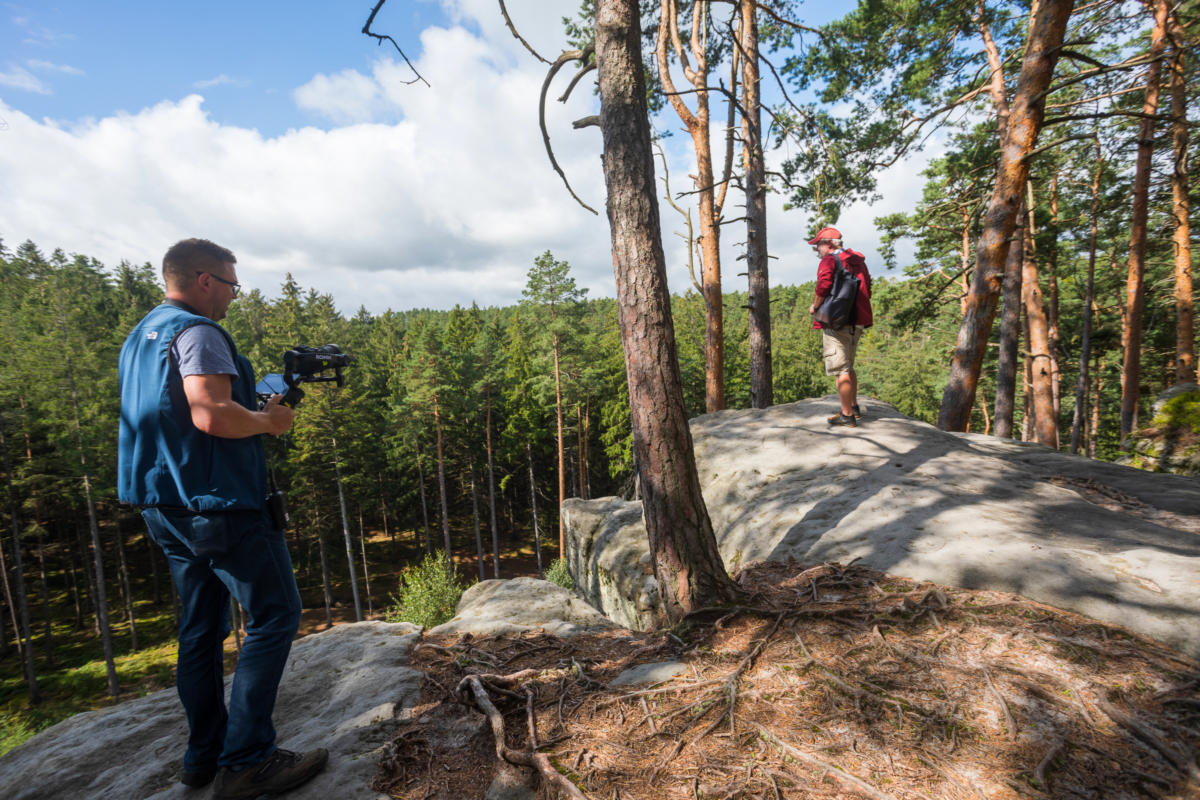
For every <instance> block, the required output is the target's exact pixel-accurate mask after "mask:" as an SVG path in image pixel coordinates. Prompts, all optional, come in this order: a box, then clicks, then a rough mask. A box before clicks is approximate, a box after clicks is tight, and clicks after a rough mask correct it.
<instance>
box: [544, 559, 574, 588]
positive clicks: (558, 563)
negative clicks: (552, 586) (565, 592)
mask: <svg viewBox="0 0 1200 800" xmlns="http://www.w3.org/2000/svg"><path fill="white" fill-rule="evenodd" d="M546 580H548V581H550V582H551V583H557V584H558V585H559V586H561V587H563V588H564V589H574V588H575V580H574V579H573V578H572V577H571V572H570V571H569V570H568V569H567V560H566V559H565V558H556V559H554V563H552V564H551V565H550V569H548V570H546Z"/></svg>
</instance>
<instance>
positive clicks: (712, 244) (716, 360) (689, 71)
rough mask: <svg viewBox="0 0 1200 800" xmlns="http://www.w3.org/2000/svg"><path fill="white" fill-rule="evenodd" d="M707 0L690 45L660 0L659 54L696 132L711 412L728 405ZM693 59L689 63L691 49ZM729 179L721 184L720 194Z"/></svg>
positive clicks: (673, 95)
mask: <svg viewBox="0 0 1200 800" xmlns="http://www.w3.org/2000/svg"><path fill="white" fill-rule="evenodd" d="M708 8H709V4H708V2H706V0H697V2H695V3H694V4H693V7H692V30H691V37H690V42H689V46H688V47H687V48H685V47H684V45H683V41H682V39H681V37H680V35H679V6H678V3H677V0H661V6H660V14H659V22H658V39H657V42H656V48H655V53H656V55H657V59H658V74H659V80H661V81H662V84H663V91H664V93H665V94H666V95H667V98H668V100H669V101H670V103H671V106H672V108H674V109H675V112H676V113H677V114H678V115H679V119H680V120H682V121H683V124H684V127H686V128H687V131H688V133H689V134H690V135H691V137H692V148H693V150H694V151H695V153H696V175H695V185H696V197H697V202H698V203H699V205H700V220H699V222H700V238H699V242H700V251H701V257H702V259H703V264H701V282H702V286H703V294H704V309H705V335H704V407H705V410H706V411H708V412H713V411H720V410H721V409H723V408H724V407H725V334H724V325H725V323H724V306H723V305H722V303H723V295H722V292H721V227H720V218H721V202H720V201H718V199H717V187H716V185H715V183H716V178H715V175H714V173H713V162H712V143H711V140H710V139H709V136H710V135H711V131H710V130H709V92H708V55H707V52H706V45H707V41H706V37H707V31H708ZM669 48H673V50H674V52H675V56H676V57H677V58H678V59H679V62H680V66H681V67H682V68H683V73H684V76H685V77H686V78H687V80H688V82H689V83H691V84H692V86H693V89H694V94H695V97H696V110H695V112H693V111H692V110H691V109H690V108H688V106H687V104H686V103H685V102H684V100H683V98H684V95H681V94H679V93H678V92H677V91H676V89H675V83H674V79H673V78H672V77H671V62H670V58H669V57H668V52H669ZM689 51H690V53H691V57H692V58H694V59H695V67H694V68H693V67H692V65H691V59H689V57H688V53H689ZM724 187H725V184H722V192H721V194H722V197H723V196H724Z"/></svg>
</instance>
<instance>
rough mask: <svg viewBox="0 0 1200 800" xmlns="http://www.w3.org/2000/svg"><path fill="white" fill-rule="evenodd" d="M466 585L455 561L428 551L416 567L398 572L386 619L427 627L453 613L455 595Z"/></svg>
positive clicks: (437, 623)
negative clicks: (397, 589)
mask: <svg viewBox="0 0 1200 800" xmlns="http://www.w3.org/2000/svg"><path fill="white" fill-rule="evenodd" d="M466 588H467V587H466V586H465V585H464V584H463V583H462V581H460V580H459V577H458V572H457V571H456V570H455V569H454V564H453V563H451V561H450V559H448V558H446V556H445V554H443V553H440V552H439V553H434V554H432V555H427V556H425V558H424V559H423V560H422V561H421V563H420V564H419V565H417V566H415V567H405V568H404V571H403V572H402V573H400V590H399V592H398V594H397V595H395V596H393V598H392V600H393V601H394V604H393V605H392V607H391V608H389V609H388V611H387V616H386V619H387V621H388V622H411V623H413V624H415V625H421V626H423V627H426V628H432V627H434V626H435V625H441V624H442V623H443V622H446V621H447V620H449V619H450V618H451V617H453V616H454V609H455V607H456V606H457V605H458V599H459V598H460V597H462V593H463V591H464V590H465V589H466Z"/></svg>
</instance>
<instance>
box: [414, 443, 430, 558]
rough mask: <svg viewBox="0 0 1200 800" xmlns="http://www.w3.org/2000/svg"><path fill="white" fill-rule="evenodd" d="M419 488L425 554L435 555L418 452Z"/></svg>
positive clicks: (423, 473)
mask: <svg viewBox="0 0 1200 800" xmlns="http://www.w3.org/2000/svg"><path fill="white" fill-rule="evenodd" d="M417 488H418V489H419V490H420V494H421V522H422V523H423V524H424V525H425V555H427V556H428V555H433V538H432V536H431V535H430V533H429V506H428V505H427V504H426V502H425V470H424V468H422V466H421V454H420V452H418V453H417Z"/></svg>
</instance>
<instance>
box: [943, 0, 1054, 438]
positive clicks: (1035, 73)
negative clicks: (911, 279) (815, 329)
mask: <svg viewBox="0 0 1200 800" xmlns="http://www.w3.org/2000/svg"><path fill="white" fill-rule="evenodd" d="M1073 5H1074V0H1042V2H1039V3H1038V4H1037V6H1036V11H1035V12H1034V18H1033V20H1032V21H1031V25H1030V35H1029V46H1028V47H1027V48H1026V51H1025V57H1024V61H1023V63H1022V65H1021V74H1020V77H1019V78H1018V80H1017V89H1016V92H1015V94H1014V96H1013V101H1012V103H1011V113H1010V116H1009V123H1008V135H1007V136H1006V137H1005V138H1004V139H1003V140H1002V144H1001V151H1000V163H999V166H998V167H997V170H996V183H995V187H994V189H993V192H992V199H991V201H990V203H989V204H988V210H987V213H986V215H985V217H984V227H983V233H982V235H981V236H980V239H979V255H978V257H977V259H976V265H975V275H974V276H973V279H972V281H971V292H970V294H969V295H968V297H967V311H966V313H965V314H964V315H963V320H962V324H961V326H960V327H959V332H958V339H957V341H956V343H955V350H954V357H953V360H952V361H951V364H950V377H949V380H948V381H947V384H946V390H945V392H944V393H943V395H942V406H941V409H940V410H939V412H938V427H939V428H941V429H942V430H949V431H961V430H965V428H966V425H967V421H968V420H969V419H970V417H971V409H972V408H973V407H974V405H975V388H976V386H978V384H979V371H980V368H981V367H982V365H983V355H984V352H985V350H986V349H987V343H988V338H989V337H990V334H991V330H992V322H993V321H994V319H995V315H996V301H997V298H998V297H999V295H1000V284H1001V281H1002V280H1003V278H1002V275H1003V272H1002V268H1003V265H1004V264H1005V263H1006V261H1007V259H1008V251H1009V249H1010V247H1009V245H1010V242H1011V238H1012V234H1013V230H1014V228H1015V227H1016V219H1017V215H1018V213H1019V208H1020V205H1021V195H1022V193H1023V189H1024V187H1025V181H1026V180H1028V178H1029V163H1028V161H1027V158H1026V157H1027V156H1028V155H1029V153H1030V152H1031V151H1032V150H1033V148H1034V146H1035V145H1036V143H1037V138H1038V134H1039V133H1040V132H1041V127H1042V120H1043V119H1044V117H1045V110H1046V99H1045V91H1046V89H1047V87H1049V85H1050V80H1051V78H1052V77H1053V74H1054V66H1055V64H1056V63H1057V62H1058V56H1059V52H1060V50H1061V47H1062V42H1063V35H1064V34H1065V32H1066V28H1067V19H1068V18H1069V17H1070V15H1071V9H1072V7H1073Z"/></svg>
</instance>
